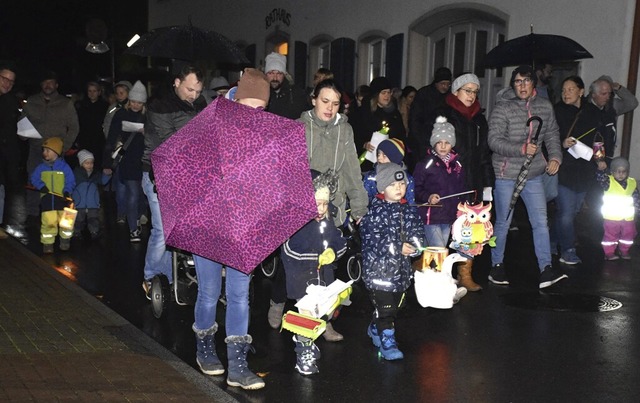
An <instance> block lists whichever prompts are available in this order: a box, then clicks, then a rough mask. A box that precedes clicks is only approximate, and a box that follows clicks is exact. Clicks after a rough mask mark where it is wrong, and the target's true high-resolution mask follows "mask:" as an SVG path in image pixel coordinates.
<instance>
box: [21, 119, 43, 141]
mask: <svg viewBox="0 0 640 403" xmlns="http://www.w3.org/2000/svg"><path fill="white" fill-rule="evenodd" d="M18 136H21V137H25V138H28V139H41V138H42V136H41V135H40V133H38V131H37V130H36V128H35V127H33V124H32V123H31V121H30V120H29V119H28V118H27V117H26V116H25V117H23V118H22V119H20V120H18Z"/></svg>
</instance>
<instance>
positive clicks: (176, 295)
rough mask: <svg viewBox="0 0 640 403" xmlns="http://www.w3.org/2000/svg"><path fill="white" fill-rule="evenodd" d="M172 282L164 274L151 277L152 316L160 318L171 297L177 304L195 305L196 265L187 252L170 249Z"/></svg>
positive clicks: (196, 291)
mask: <svg viewBox="0 0 640 403" xmlns="http://www.w3.org/2000/svg"><path fill="white" fill-rule="evenodd" d="M171 260H172V264H171V266H172V268H171V269H172V272H173V284H169V279H168V278H167V276H165V275H164V274H157V275H155V276H154V277H153V278H152V279H151V291H150V296H151V308H152V311H153V316H154V317H156V319H160V318H161V317H162V314H163V313H164V312H165V311H166V309H167V306H168V304H169V301H170V300H171V299H173V300H174V301H175V302H176V304H178V305H195V302H196V298H197V295H198V287H197V285H198V280H197V278H196V265H195V263H194V261H193V257H192V256H191V254H189V253H188V252H184V251H181V250H177V249H176V250H172V251H171Z"/></svg>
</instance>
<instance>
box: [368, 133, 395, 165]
mask: <svg viewBox="0 0 640 403" xmlns="http://www.w3.org/2000/svg"><path fill="white" fill-rule="evenodd" d="M384 140H389V135H388V134H382V133H380V132H373V135H371V140H370V143H371V144H373V145H374V146H375V147H376V149H375V150H373V152H371V151H367V155H366V156H365V158H366V159H368V160H369V161H371V162H373V163H374V164H375V163H376V162H377V161H378V158H377V154H378V144H380V143H382V141H384Z"/></svg>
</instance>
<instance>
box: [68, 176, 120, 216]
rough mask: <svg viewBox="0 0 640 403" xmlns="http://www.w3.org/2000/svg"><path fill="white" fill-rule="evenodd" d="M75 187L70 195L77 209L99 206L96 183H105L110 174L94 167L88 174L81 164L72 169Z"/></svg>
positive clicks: (98, 192) (98, 193)
mask: <svg viewBox="0 0 640 403" xmlns="http://www.w3.org/2000/svg"><path fill="white" fill-rule="evenodd" d="M73 176H74V178H75V180H76V187H75V189H73V193H72V195H71V197H72V198H73V203H74V204H75V208H76V209H77V210H80V209H87V208H100V191H99V189H98V185H106V184H107V182H109V180H110V179H111V176H109V175H105V174H103V173H102V171H100V170H96V169H94V170H93V171H92V172H91V175H90V176H89V175H88V174H87V171H86V169H84V168H83V167H81V166H78V167H76V168H75V169H74V170H73Z"/></svg>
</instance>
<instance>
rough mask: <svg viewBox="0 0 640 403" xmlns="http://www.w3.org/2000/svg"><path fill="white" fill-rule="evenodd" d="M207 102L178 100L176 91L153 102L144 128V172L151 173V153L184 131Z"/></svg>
mask: <svg viewBox="0 0 640 403" xmlns="http://www.w3.org/2000/svg"><path fill="white" fill-rule="evenodd" d="M205 106H207V103H206V101H205V100H204V98H203V97H202V96H200V97H199V98H198V99H196V101H195V102H194V103H193V104H190V103H189V102H187V101H183V100H181V99H180V98H178V95H176V92H175V91H169V93H168V94H167V95H166V96H165V97H163V98H161V99H156V100H154V101H153V102H151V103H150V104H149V106H148V108H147V123H146V124H145V127H144V152H143V155H142V170H143V171H144V172H149V171H151V158H150V157H151V153H152V152H153V150H155V149H156V148H157V147H158V146H159V145H160V144H162V143H163V142H164V141H165V140H166V139H168V138H169V137H171V136H172V135H173V134H174V133H175V132H177V131H178V130H180V129H182V127H183V126H184V125H186V124H187V123H188V122H189V121H190V120H191V119H193V118H194V117H195V116H196V115H197V114H198V113H200V111H202V109H204V107H205ZM112 126H113V125H112Z"/></svg>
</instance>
